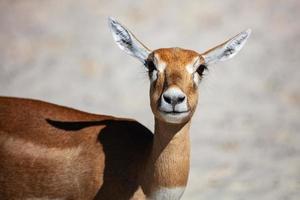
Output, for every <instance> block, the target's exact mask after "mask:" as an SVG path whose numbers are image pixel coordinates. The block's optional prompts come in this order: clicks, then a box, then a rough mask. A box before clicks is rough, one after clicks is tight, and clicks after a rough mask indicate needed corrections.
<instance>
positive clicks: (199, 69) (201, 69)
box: [196, 64, 207, 76]
mask: <svg viewBox="0 0 300 200" xmlns="http://www.w3.org/2000/svg"><path fill="white" fill-rule="evenodd" d="M204 70H207V67H206V65H203V64H201V65H200V66H199V67H198V68H197V70H196V72H197V73H198V74H199V76H203V72H204Z"/></svg>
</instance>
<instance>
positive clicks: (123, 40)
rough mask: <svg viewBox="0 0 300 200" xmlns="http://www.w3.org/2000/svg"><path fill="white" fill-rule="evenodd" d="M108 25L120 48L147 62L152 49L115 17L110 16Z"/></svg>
mask: <svg viewBox="0 0 300 200" xmlns="http://www.w3.org/2000/svg"><path fill="white" fill-rule="evenodd" d="M108 25H109V27H110V30H111V33H112V36H113V38H114V40H115V42H116V43H117V45H118V46H119V47H120V49H122V50H123V51H125V52H126V53H127V54H129V55H131V56H134V57H136V58H137V59H139V60H140V61H141V62H142V63H144V64H145V61H146V59H147V58H148V55H149V54H150V52H151V51H150V49H148V48H147V47H146V46H145V45H143V44H142V43H141V42H140V41H139V40H138V39H137V38H136V37H135V36H134V35H133V34H132V33H131V32H130V31H129V30H128V29H126V28H125V27H124V26H123V25H122V24H120V23H119V22H118V21H116V20H115V19H114V18H112V17H109V18H108Z"/></svg>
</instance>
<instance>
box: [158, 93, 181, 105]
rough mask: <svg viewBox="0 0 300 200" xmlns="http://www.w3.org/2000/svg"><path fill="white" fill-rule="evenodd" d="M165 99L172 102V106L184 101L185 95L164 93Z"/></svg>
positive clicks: (169, 102)
mask: <svg viewBox="0 0 300 200" xmlns="http://www.w3.org/2000/svg"><path fill="white" fill-rule="evenodd" d="M162 97H163V99H164V101H165V102H166V103H168V104H171V105H172V106H175V105H176V104H180V103H182V102H183V101H184V99H185V95H184V94H172V93H171V94H168V93H167V94H163V95H162Z"/></svg>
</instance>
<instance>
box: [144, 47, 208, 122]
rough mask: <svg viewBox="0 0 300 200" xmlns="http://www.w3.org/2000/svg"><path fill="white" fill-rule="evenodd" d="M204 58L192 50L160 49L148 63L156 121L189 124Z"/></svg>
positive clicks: (194, 106)
mask: <svg viewBox="0 0 300 200" xmlns="http://www.w3.org/2000/svg"><path fill="white" fill-rule="evenodd" d="M203 62H204V59H203V58H202V56H201V55H199V54H198V53H196V52H195V51H191V50H184V49H180V48H167V49H158V50H155V51H153V52H152V53H150V54H149V56H148V58H147V60H146V67H147V68H148V73H149V79H150V82H151V85H150V102H151V109H152V111H153V113H154V115H155V117H156V118H158V119H160V120H163V121H166V122H169V123H182V122H185V121H188V120H189V119H190V118H191V116H192V115H193V113H194V111H195V108H196V105H197V99H198V90H197V88H198V84H199V82H200V80H201V77H202V73H203V71H204V69H205V65H203Z"/></svg>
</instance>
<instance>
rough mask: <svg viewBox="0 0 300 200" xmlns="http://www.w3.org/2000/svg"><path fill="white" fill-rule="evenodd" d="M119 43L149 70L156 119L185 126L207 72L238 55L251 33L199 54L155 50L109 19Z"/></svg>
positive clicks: (152, 104)
mask: <svg viewBox="0 0 300 200" xmlns="http://www.w3.org/2000/svg"><path fill="white" fill-rule="evenodd" d="M109 26H110V28H111V32H112V35H113V38H114V39H115V42H116V43H117V44H118V46H119V47H120V48H121V49H122V50H124V51H125V52H126V53H128V54H129V55H132V56H134V57H136V58H137V59H139V60H140V61H141V62H142V63H143V64H144V65H145V67H146V69H147V70H148V74H149V79H150V102H151V109H152V111H153V114H154V115H155V117H156V118H157V119H159V120H162V121H165V122H167V123H176V124H179V123H184V122H186V121H188V120H190V118H191V117H192V115H193V113H194V111H195V109H196V105H197V101H198V84H199V82H200V80H201V78H202V75H203V71H204V70H205V69H206V67H207V66H208V65H210V64H212V63H216V62H218V61H224V60H227V59H229V58H232V57H233V56H234V55H236V54H237V53H238V52H239V51H240V50H241V48H242V47H243V45H244V44H245V43H246V41H247V39H248V37H249V35H250V33H251V30H250V29H248V30H246V31H243V32H241V33H240V34H238V35H236V36H235V37H233V38H231V39H229V40H228V41H226V42H224V43H222V44H220V45H218V46H216V47H214V48H212V49H210V50H208V51H206V52H204V53H202V54H199V53H197V52H195V51H192V50H185V49H181V48H162V49H157V50H154V51H151V50H150V49H148V48H147V47H146V46H145V45H143V44H142V43H141V42H140V41H139V40H138V39H136V37H135V36H134V35H133V34H132V33H131V32H130V31H129V30H128V29H126V28H125V27H124V26H123V25H121V24H120V23H119V22H117V21H116V20H114V19H112V18H109Z"/></svg>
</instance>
